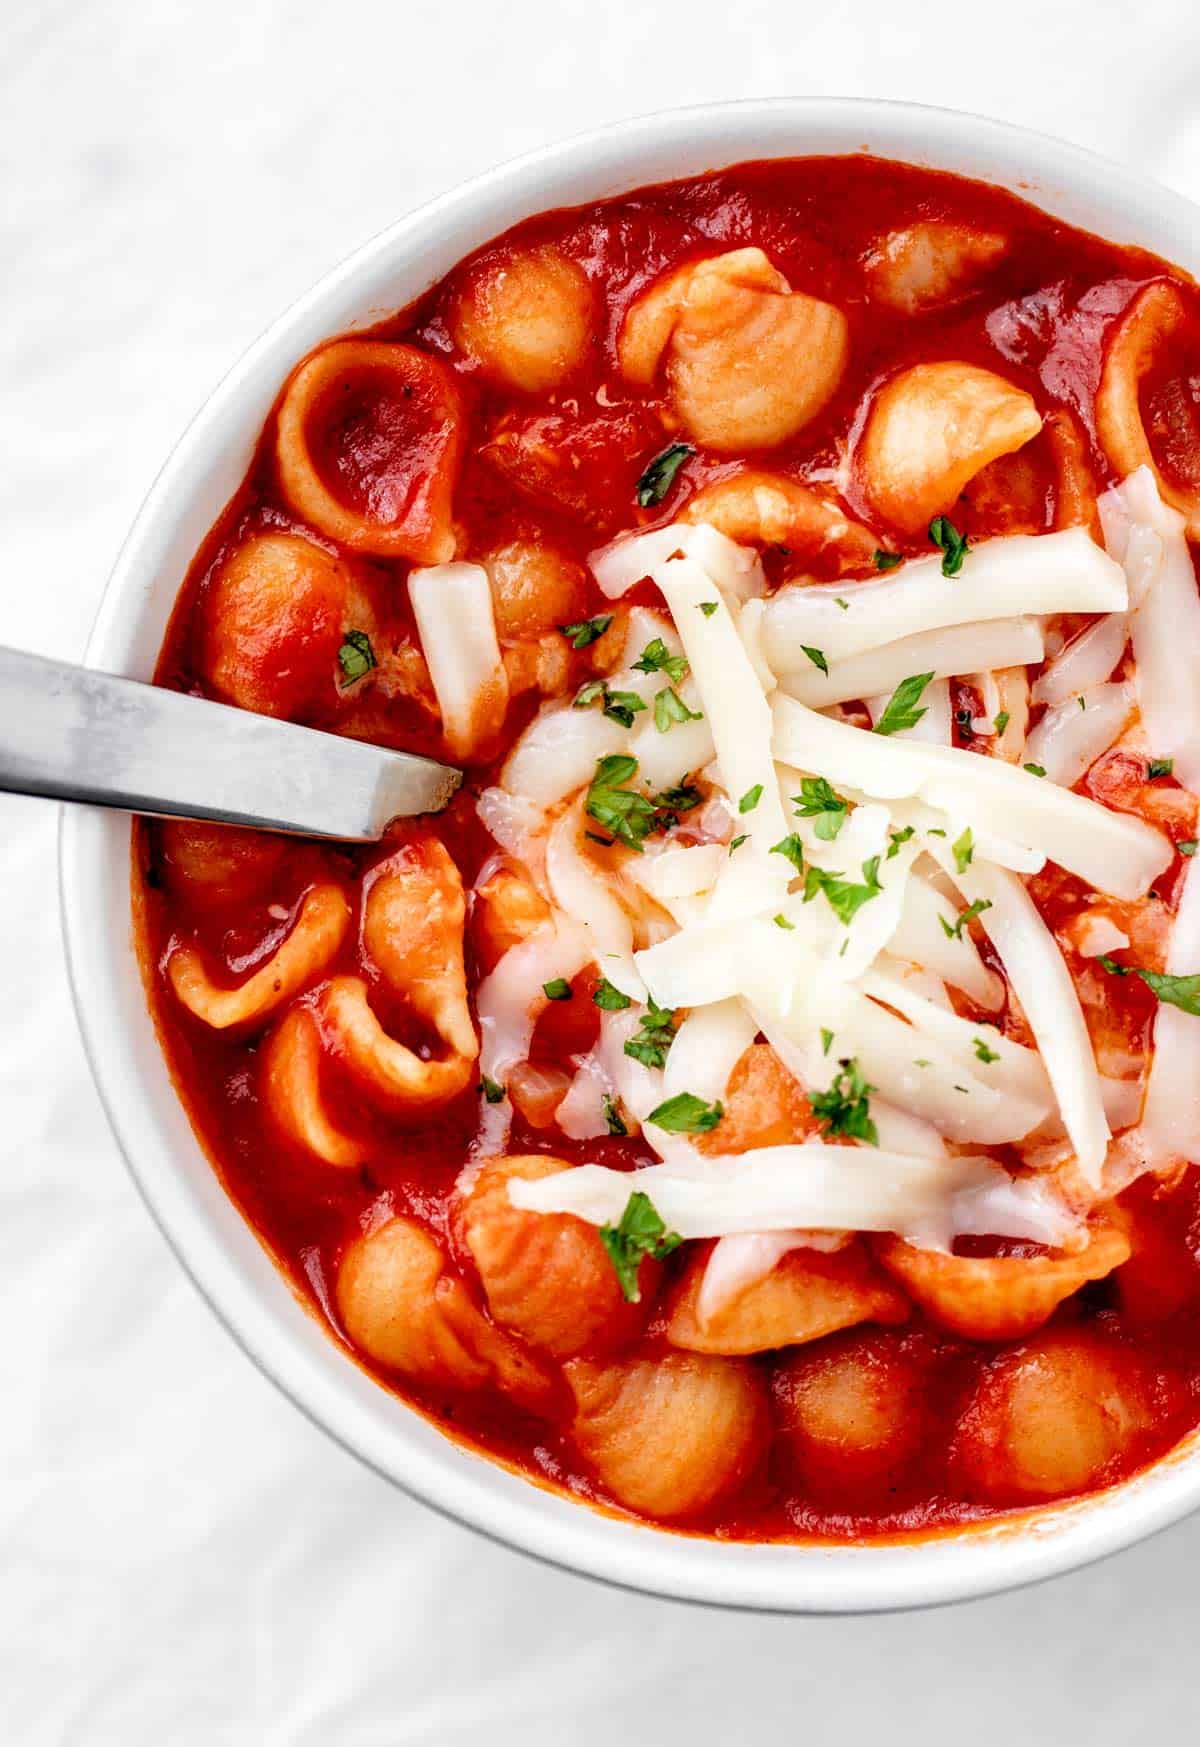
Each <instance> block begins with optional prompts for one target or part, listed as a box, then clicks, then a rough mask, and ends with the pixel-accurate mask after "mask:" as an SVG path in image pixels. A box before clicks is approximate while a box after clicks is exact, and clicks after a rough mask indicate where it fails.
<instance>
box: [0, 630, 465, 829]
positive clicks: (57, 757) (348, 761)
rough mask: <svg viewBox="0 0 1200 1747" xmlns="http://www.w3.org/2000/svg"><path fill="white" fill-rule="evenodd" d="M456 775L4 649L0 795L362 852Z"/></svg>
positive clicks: (426, 805)
mask: <svg viewBox="0 0 1200 1747" xmlns="http://www.w3.org/2000/svg"><path fill="white" fill-rule="evenodd" d="M461 782H462V772H461V771H458V770H452V769H450V767H449V766H448V765H444V764H438V763H436V762H435V761H434V760H433V759H431V758H418V757H416V756H415V755H414V754H412V753H407V752H389V751H386V750H385V749H384V748H382V747H379V746H369V745H366V744H365V743H363V742H362V741H359V740H344V739H342V738H341V737H340V736H339V735H336V734H323V733H320V732H319V731H318V730H317V729H315V728H300V727H297V726H296V724H295V723H294V722H280V721H277V720H276V719H275V718H274V717H272V716H256V715H254V714H253V713H252V712H250V711H248V710H235V709H233V708H232V707H231V706H230V705H228V704H215V703H212V702H210V701H209V700H208V699H207V698H196V697H188V696H186V695H185V694H184V693H182V692H174V691H167V690H165V689H164V688H162V687H161V686H153V685H142V684H140V683H139V682H138V681H137V680H132V679H118V678H117V677H116V676H115V675H113V674H110V673H97V672H95V671H94V670H93V669H92V668H88V667H76V666H74V665H73V664H71V663H69V662H65V661H49V660H47V659H46V658H45V657H44V656H41V655H26V654H24V653H23V652H22V651H20V650H17V649H4V648H0V789H7V790H9V791H10V792H12V793H15V794H25V795H48V796H52V797H54V798H55V799H57V800H61V801H86V802H88V803H89V804H91V805H93V806H100V807H120V808H124V809H125V810H126V811H128V812H131V813H152V814H156V815H158V816H160V817H175V818H184V819H218V820H221V821H224V822H227V823H229V824H232V825H250V826H256V827H258V828H259V829H262V830H266V831H290V832H299V833H301V834H303V835H304V836H306V837H333V838H338V839H340V840H342V841H343V842H355V843H366V842H370V841H372V840H373V839H375V838H378V837H380V836H382V834H383V831H384V829H385V827H386V826H387V824H388V823H389V821H390V820H392V819H396V818H402V817H407V816H411V815H412V814H416V813H436V812H439V811H440V810H441V809H442V808H443V807H444V806H445V805H446V803H447V802H448V801H449V800H450V797H451V796H452V795H453V794H454V792H455V790H456V789H457V788H458V786H459V784H460V783H461Z"/></svg>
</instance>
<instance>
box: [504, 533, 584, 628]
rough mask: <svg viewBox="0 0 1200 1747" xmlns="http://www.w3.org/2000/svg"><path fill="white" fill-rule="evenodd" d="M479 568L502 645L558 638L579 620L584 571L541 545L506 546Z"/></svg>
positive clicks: (523, 542)
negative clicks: (486, 583)
mask: <svg viewBox="0 0 1200 1747" xmlns="http://www.w3.org/2000/svg"><path fill="white" fill-rule="evenodd" d="M479 562H480V563H481V564H482V565H483V567H484V569H485V570H486V571H487V573H488V580H489V582H490V583H491V585H492V601H493V603H494V606H495V612H496V632H497V634H498V636H499V638H500V641H501V642H502V643H515V642H517V641H518V640H519V639H521V638H527V637H540V636H542V635H543V634H544V633H546V632H555V633H558V641H559V646H560V647H565V646H566V645H565V639H564V638H563V637H562V635H561V633H560V632H559V627H560V626H561V625H567V624H570V623H571V622H572V621H573V620H577V619H580V618H582V617H583V608H584V602H585V601H586V599H587V579H586V577H585V575H584V571H583V566H582V565H580V564H577V563H576V562H575V560H574V559H573V558H568V557H567V556H566V554H565V553H563V552H560V551H559V550H558V549H557V548H556V547H554V546H552V545H551V544H550V543H549V542H548V541H546V540H508V541H506V542H505V544H504V545H502V546H494V547H492V549H491V550H490V551H488V552H485V553H484V554H483V555H482V557H481V558H480V560H479Z"/></svg>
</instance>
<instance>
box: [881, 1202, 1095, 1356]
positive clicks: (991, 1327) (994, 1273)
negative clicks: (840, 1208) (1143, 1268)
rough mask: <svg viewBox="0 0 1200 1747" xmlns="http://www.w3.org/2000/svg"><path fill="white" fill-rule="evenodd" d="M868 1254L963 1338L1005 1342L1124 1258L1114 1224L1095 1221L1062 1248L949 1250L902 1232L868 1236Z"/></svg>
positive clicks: (1038, 1322)
mask: <svg viewBox="0 0 1200 1747" xmlns="http://www.w3.org/2000/svg"><path fill="white" fill-rule="evenodd" d="M874 1246H875V1253H876V1255H877V1256H878V1258H879V1260H880V1262H882V1264H883V1266H884V1267H885V1268H886V1269H887V1271H888V1273H889V1274H892V1275H894V1276H895V1278H896V1279H897V1280H899V1281H900V1283H901V1284H902V1285H903V1287H904V1290H905V1291H906V1292H907V1293H908V1295H909V1297H910V1298H912V1299H913V1300H914V1301H915V1302H916V1303H917V1304H919V1305H920V1306H921V1308H922V1310H924V1311H926V1312H927V1313H928V1314H929V1315H930V1316H931V1317H932V1318H933V1319H934V1321H935V1322H938V1323H940V1324H941V1325H942V1327H943V1328H948V1329H952V1330H953V1331H954V1333H955V1334H960V1335H965V1336H966V1337H967V1338H968V1339H969V1340H977V1341H1011V1340H1017V1339H1018V1338H1019V1337H1020V1336H1022V1335H1026V1334H1030V1333H1031V1332H1032V1331H1033V1330H1034V1329H1037V1328H1040V1327H1041V1326H1042V1324H1043V1323H1044V1322H1048V1321H1049V1319H1050V1317H1051V1316H1053V1314H1054V1312H1055V1311H1056V1310H1057V1309H1058V1306H1059V1305H1060V1304H1061V1303H1062V1302H1063V1300H1064V1299H1066V1298H1069V1297H1070V1296H1071V1294H1072V1293H1074V1292H1077V1291H1078V1290H1079V1288H1080V1287H1081V1286H1083V1285H1085V1284H1086V1283H1087V1281H1089V1280H1102V1279H1103V1278H1104V1276H1105V1275H1106V1274H1111V1272H1112V1270H1113V1269H1114V1268H1116V1267H1119V1266H1120V1264H1121V1263H1122V1262H1124V1261H1126V1260H1128V1257H1129V1239H1128V1238H1127V1237H1126V1236H1125V1234H1124V1233H1123V1232H1122V1231H1119V1230H1118V1229H1117V1227H1116V1226H1115V1225H1111V1224H1098V1225H1094V1226H1093V1227H1092V1229H1091V1231H1090V1233H1089V1235H1088V1241H1087V1244H1086V1246H1085V1247H1084V1248H1083V1249H1081V1250H1077V1251H1074V1252H1072V1253H1070V1254H1065V1255H1047V1256H990V1257H982V1256H954V1255H948V1254H946V1253H945V1252H943V1251H941V1250H919V1249H915V1248H914V1247H913V1245H912V1244H908V1243H905V1241H904V1239H903V1238H899V1237H892V1236H882V1237H878V1238H876V1239H875V1240H874Z"/></svg>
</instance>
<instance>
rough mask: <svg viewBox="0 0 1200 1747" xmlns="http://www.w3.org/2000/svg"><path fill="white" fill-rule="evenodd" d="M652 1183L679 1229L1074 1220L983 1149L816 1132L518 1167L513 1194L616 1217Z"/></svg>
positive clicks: (940, 1231) (519, 1199) (1018, 1230)
mask: <svg viewBox="0 0 1200 1747" xmlns="http://www.w3.org/2000/svg"><path fill="white" fill-rule="evenodd" d="M639 1190H640V1191H641V1192H642V1193H643V1194H646V1195H649V1197H650V1199H651V1201H652V1202H653V1203H654V1206H655V1208H656V1209H657V1211H658V1214H659V1216H660V1217H661V1219H662V1220H663V1221H664V1223H665V1224H666V1225H667V1226H668V1227H669V1228H670V1229H671V1230H672V1231H677V1232H678V1233H679V1235H680V1236H681V1237H683V1238H705V1237H724V1236H726V1235H728V1234H730V1233H734V1232H769V1231H789V1232H794V1231H796V1230H799V1229H805V1230H814V1231H839V1232H840V1231H894V1232H898V1233H899V1234H900V1235H901V1236H903V1237H907V1238H909V1239H910V1240H911V1241H913V1242H915V1243H919V1244H922V1245H924V1246H925V1247H936V1248H942V1249H945V1248H949V1246H950V1244H951V1242H952V1241H953V1239H954V1238H955V1236H956V1235H958V1233H959V1232H962V1231H970V1232H986V1233H987V1234H989V1235H993V1236H997V1237H1014V1238H1024V1239H1027V1240H1030V1241H1033V1242H1039V1243H1049V1244H1060V1243H1062V1242H1063V1240H1064V1239H1066V1238H1067V1237H1069V1236H1070V1235H1071V1233H1072V1232H1073V1230H1074V1222H1073V1221H1072V1219H1071V1217H1070V1215H1069V1214H1068V1212H1067V1211H1066V1209H1065V1208H1064V1206H1063V1205H1062V1203H1061V1202H1060V1201H1058V1200H1057V1199H1056V1197H1055V1196H1054V1195H1053V1194H1052V1193H1051V1192H1050V1191H1049V1190H1048V1189H1047V1188H1046V1187H1045V1185H1043V1184H1041V1183H1038V1182H1037V1181H1035V1180H1025V1181H1021V1182H1017V1181H1015V1180H1014V1179H1013V1178H1011V1177H1010V1176H1009V1175H1008V1173H1007V1172H1006V1171H1003V1170H1001V1169H1000V1168H999V1167H998V1166H997V1165H995V1164H993V1163H992V1162H991V1161H990V1160H988V1159H983V1158H943V1159H933V1158H917V1157H912V1156H910V1155H907V1154H904V1153H893V1152H884V1151H882V1150H881V1149H878V1148H874V1147H858V1148H847V1147H840V1146H827V1145H823V1144H820V1143H813V1142H808V1143H806V1144H804V1145H803V1146H777V1147H762V1148H760V1149H758V1150H757V1151H756V1152H751V1153H746V1154H744V1155H742V1156H741V1157H738V1158H713V1159H701V1158H691V1159H687V1160H682V1159H681V1160H677V1161H672V1162H671V1163H669V1164H665V1165H649V1166H646V1167H644V1168H642V1169H641V1170H636V1171H614V1170H608V1169H606V1168H605V1167H604V1166H602V1165H580V1166H579V1167H578V1168H577V1169H575V1170H573V1171H560V1172H558V1173H557V1174H556V1175H554V1176H553V1177H543V1178H541V1179H540V1180H538V1181H534V1182H529V1181H523V1180H521V1179H520V1178H514V1179H513V1180H512V1182H511V1183H510V1184H509V1190H508V1193H509V1198H510V1200H511V1201H512V1202H513V1204H514V1205H515V1206H517V1207H523V1208H528V1209H530V1210H531V1211H533V1212H538V1213H573V1214H574V1215H575V1216H576V1218H578V1219H586V1220H588V1221H589V1222H590V1223H591V1224H593V1225H615V1224H617V1222H618V1221H619V1220H620V1218H621V1215H622V1213H623V1212H624V1210H625V1205H626V1203H627V1202H628V1200H629V1197H630V1194H631V1193H633V1192H635V1191H639Z"/></svg>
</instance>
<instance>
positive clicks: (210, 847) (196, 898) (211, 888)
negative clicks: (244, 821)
mask: <svg viewBox="0 0 1200 1747" xmlns="http://www.w3.org/2000/svg"><path fill="white" fill-rule="evenodd" d="M158 833H159V838H158V840H159V844H160V846H161V848H162V857H163V861H164V863H165V864H166V869H167V878H168V879H169V881H170V883H171V885H172V887H173V888H174V889H175V890H177V891H180V892H183V893H186V895H187V897H188V898H189V899H190V901H191V902H192V903H193V904H196V903H198V904H200V905H202V906H204V907H205V908H207V907H209V906H210V905H211V906H219V905H224V904H239V903H246V902H247V901H248V900H250V899H253V898H256V897H257V896H258V895H259V893H261V892H263V891H265V890H266V888H267V887H268V886H269V885H270V883H271V880H272V879H273V877H274V875H275V873H276V871H277V870H278V867H279V864H280V862H281V861H282V859H283V854H284V843H283V840H282V838H279V837H272V836H271V835H270V833H269V832H266V831H243V830H241V829H240V828H239V827H238V826H236V825H213V824H209V823H208V822H206V821H203V820H199V819H164V820H162V821H161V823H160V824H159V826H158Z"/></svg>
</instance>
